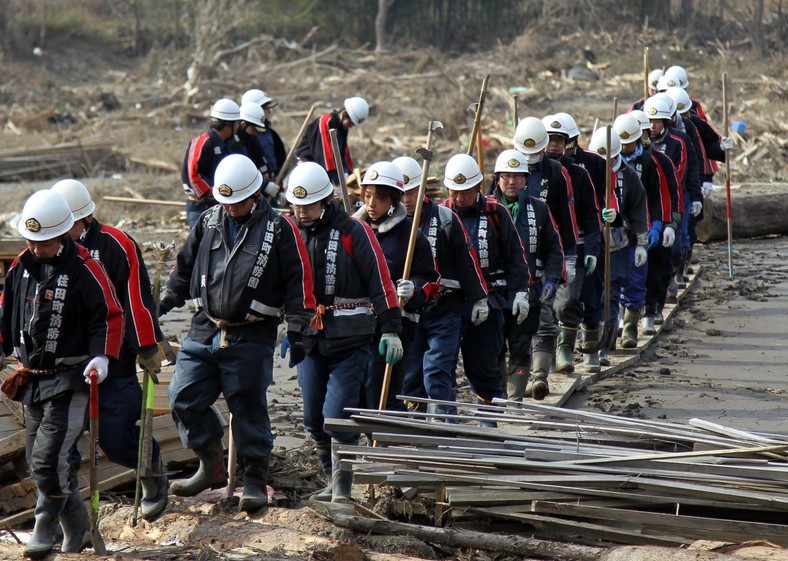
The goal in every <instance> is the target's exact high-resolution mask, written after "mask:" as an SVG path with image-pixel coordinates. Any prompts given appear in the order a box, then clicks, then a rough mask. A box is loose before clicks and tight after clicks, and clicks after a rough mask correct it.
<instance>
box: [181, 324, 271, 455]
mask: <svg viewBox="0 0 788 561" xmlns="http://www.w3.org/2000/svg"><path fill="white" fill-rule="evenodd" d="M219 338H220V332H219V331H217V332H216V334H215V335H214V337H213V341H212V342H211V343H210V344H207V345H206V344H203V343H198V342H197V341H195V340H193V339H191V338H189V337H187V338H186V339H185V340H184V341H183V346H182V347H181V349H180V350H179V351H178V357H177V362H176V366H175V374H173V376H172V381H171V382H170V387H169V397H170V410H171V411H172V418H173V419H174V420H175V425H176V426H177V427H178V433H179V434H180V437H181V442H183V445H184V446H185V447H186V448H203V447H204V446H206V445H207V444H208V443H210V442H214V441H217V440H219V439H221V437H222V435H223V432H224V431H223V429H222V425H221V422H220V420H219V416H218V415H217V413H216V412H215V411H214V410H213V409H212V408H211V406H212V405H213V404H214V402H215V401H216V399H217V398H218V397H219V394H220V393H221V394H223V395H224V399H225V401H226V402H227V406H228V408H229V409H230V413H232V415H233V424H232V431H233V438H234V439H235V443H236V446H237V447H238V451H239V455H240V456H241V457H243V458H249V459H257V458H264V457H267V456H268V455H269V454H270V453H271V449H272V448H273V444H274V436H273V434H272V433H271V421H270V419H269V418H268V401H267V397H266V391H267V390H268V386H270V385H271V382H272V379H273V367H274V358H273V357H274V348H273V345H271V344H261V343H253V342H250V341H233V342H232V343H230V346H229V347H227V348H224V349H220V348H219Z"/></svg>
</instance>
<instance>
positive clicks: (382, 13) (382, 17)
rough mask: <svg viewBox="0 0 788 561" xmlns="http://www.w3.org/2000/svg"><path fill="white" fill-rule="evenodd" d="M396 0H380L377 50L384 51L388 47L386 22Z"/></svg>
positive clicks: (376, 29)
mask: <svg viewBox="0 0 788 561" xmlns="http://www.w3.org/2000/svg"><path fill="white" fill-rule="evenodd" d="M394 1H395V0H378V13H377V15H376V16H375V52H376V53H382V52H384V51H385V50H386V47H388V35H387V34H386V23H387V22H388V18H389V10H390V9H391V5H392V4H394Z"/></svg>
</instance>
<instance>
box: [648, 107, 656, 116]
mask: <svg viewBox="0 0 788 561" xmlns="http://www.w3.org/2000/svg"><path fill="white" fill-rule="evenodd" d="M648 114H649V115H656V114H657V108H656V107H649V109H648Z"/></svg>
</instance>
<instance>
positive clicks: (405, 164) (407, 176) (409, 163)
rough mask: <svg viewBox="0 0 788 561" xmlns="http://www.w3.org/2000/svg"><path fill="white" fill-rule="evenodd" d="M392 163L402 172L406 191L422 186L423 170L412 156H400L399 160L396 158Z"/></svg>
mask: <svg viewBox="0 0 788 561" xmlns="http://www.w3.org/2000/svg"><path fill="white" fill-rule="evenodd" d="M391 163H392V164H394V165H395V166H397V167H398V168H399V170H400V171H401V172H402V179H403V183H404V184H405V190H406V191H410V190H411V189H415V188H416V187H418V186H419V185H420V183H421V172H422V170H421V166H420V165H419V162H417V161H416V160H414V159H413V158H411V157H410V156H400V157H399V158H394V160H393V161H392V162H391Z"/></svg>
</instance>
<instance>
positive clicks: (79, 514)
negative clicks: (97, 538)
mask: <svg viewBox="0 0 788 561" xmlns="http://www.w3.org/2000/svg"><path fill="white" fill-rule="evenodd" d="M60 527H61V528H62V529H63V545H61V546H60V551H61V552H62V553H79V552H80V551H82V550H83V549H85V548H86V547H88V546H89V545H90V515H89V514H88V507H87V505H86V504H85V501H84V500H82V495H81V494H80V493H79V489H74V490H73V491H71V494H70V495H69V496H68V498H67V499H66V504H65V506H64V507H63V510H62V512H61V513H60Z"/></svg>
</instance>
